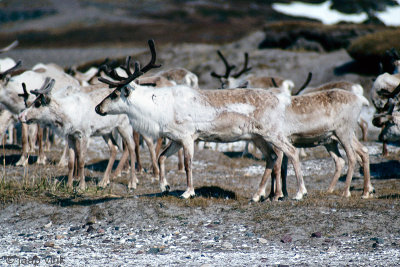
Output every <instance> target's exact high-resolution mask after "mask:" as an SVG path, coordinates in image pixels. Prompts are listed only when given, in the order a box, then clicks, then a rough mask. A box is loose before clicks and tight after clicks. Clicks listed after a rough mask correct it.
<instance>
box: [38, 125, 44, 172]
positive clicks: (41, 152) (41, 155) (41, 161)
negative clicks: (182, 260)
mask: <svg viewBox="0 0 400 267" xmlns="http://www.w3.org/2000/svg"><path fill="white" fill-rule="evenodd" d="M38 146H39V156H38V160H37V161H36V164H41V165H45V164H46V155H45V154H44V150H43V147H44V145H43V128H42V127H40V126H39V125H38Z"/></svg>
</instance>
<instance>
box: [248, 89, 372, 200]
mask: <svg viewBox="0 0 400 267" xmlns="http://www.w3.org/2000/svg"><path fill="white" fill-rule="evenodd" d="M367 105H368V100H367V99H366V98H365V97H364V96H363V95H362V94H360V91H357V90H356V91H347V90H343V89H331V90H323V91H316V92H312V93H308V94H304V95H299V96H292V97H291V104H290V105H289V106H288V107H287V109H286V114H285V123H286V124H287V125H288V127H289V128H291V134H290V140H291V142H292V144H294V145H295V146H296V147H299V148H301V147H315V146H319V145H323V146H325V148H326V149H327V151H328V152H329V154H330V156H331V157H332V159H333V160H334V161H335V173H334V175H333V178H332V181H331V183H330V185H329V188H328V190H327V191H328V192H330V193H331V192H333V190H334V188H335V185H336V183H337V181H338V179H339V177H340V174H341V171H342V169H343V167H344V164H345V161H344V159H343V158H342V156H341V155H340V152H339V149H338V144H339V143H340V144H341V145H342V146H343V148H344V150H345V153H346V155H347V158H348V165H349V166H348V170H347V175H346V184H345V190H344V192H343V196H345V197H350V196H351V193H350V183H351V180H352V176H353V173H354V167H355V162H356V159H357V158H356V155H358V156H359V158H360V161H361V162H360V164H361V165H362V166H363V168H364V192H363V195H362V198H369V197H370V196H371V193H373V192H374V188H373V187H372V185H371V182H370V172H369V155H368V149H367V148H366V147H365V146H363V145H362V144H361V143H360V142H359V141H358V139H357V138H356V136H355V127H356V125H357V121H358V118H359V116H360V113H361V109H362V107H363V106H367ZM277 153H278V160H277V162H278V163H281V162H282V159H283V155H282V153H280V152H277ZM274 173H275V176H276V178H277V184H276V191H275V192H274V191H273V190H274V184H272V186H271V197H273V199H274V200H277V199H279V198H280V197H283V196H285V195H287V193H286V192H285V191H286V182H285V178H286V176H285V175H283V176H282V179H283V192H282V191H281V183H280V178H281V168H280V166H279V165H278V166H277V168H276V169H275V170H274ZM264 182H265V183H264ZM265 187H266V181H262V182H261V185H260V189H261V190H260V191H259V192H258V194H256V195H255V196H254V197H253V200H254V201H258V200H259V198H264V197H265Z"/></svg>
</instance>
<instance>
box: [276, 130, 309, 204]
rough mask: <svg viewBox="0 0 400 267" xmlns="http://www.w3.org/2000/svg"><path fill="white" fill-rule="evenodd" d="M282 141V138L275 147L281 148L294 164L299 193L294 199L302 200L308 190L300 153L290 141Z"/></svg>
mask: <svg viewBox="0 0 400 267" xmlns="http://www.w3.org/2000/svg"><path fill="white" fill-rule="evenodd" d="M281 139H282V138H280V139H279V140H278V142H276V143H275V144H274V145H275V146H276V147H277V148H279V149H280V150H281V151H282V152H283V153H284V154H285V155H286V156H287V157H288V159H289V160H290V161H291V162H292V164H293V168H294V172H295V174H296V180H297V193H296V195H295V197H294V198H293V199H294V200H301V199H302V198H303V196H304V195H306V194H307V189H306V187H305V185H304V180H303V174H302V171H301V167H300V160H299V151H298V149H296V148H295V147H294V146H293V145H292V144H290V142H289V141H288V140H286V139H285V140H281Z"/></svg>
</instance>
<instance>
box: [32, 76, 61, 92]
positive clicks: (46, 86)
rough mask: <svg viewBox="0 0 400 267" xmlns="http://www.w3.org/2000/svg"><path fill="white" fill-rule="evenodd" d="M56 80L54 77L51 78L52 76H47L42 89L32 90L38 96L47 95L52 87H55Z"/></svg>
mask: <svg viewBox="0 0 400 267" xmlns="http://www.w3.org/2000/svg"><path fill="white" fill-rule="evenodd" d="M55 82H56V81H55V80H54V79H51V78H50V77H46V80H45V81H44V83H43V85H42V87H41V88H40V89H35V90H30V92H31V93H32V94H34V95H36V96H38V95H46V94H48V93H50V92H51V89H53V86H54V84H55Z"/></svg>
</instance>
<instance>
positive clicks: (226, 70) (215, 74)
mask: <svg viewBox="0 0 400 267" xmlns="http://www.w3.org/2000/svg"><path fill="white" fill-rule="evenodd" d="M217 53H218V56H219V57H220V58H221V59H222V62H224V65H225V74H224V75H220V74H217V73H215V72H214V71H213V72H211V76H213V77H215V78H218V79H220V78H228V77H229V75H230V73H231V71H232V70H233V69H234V68H236V66H235V65H229V63H228V61H227V60H226V58H225V57H224V55H223V54H222V52H221V51H220V50H217Z"/></svg>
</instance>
